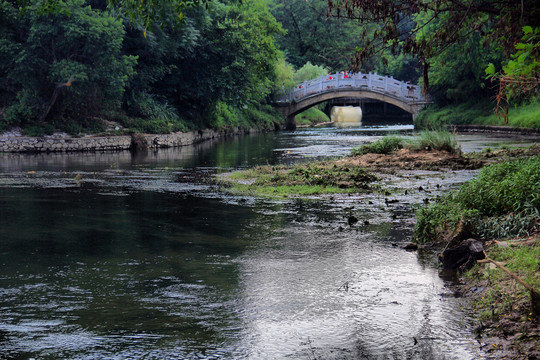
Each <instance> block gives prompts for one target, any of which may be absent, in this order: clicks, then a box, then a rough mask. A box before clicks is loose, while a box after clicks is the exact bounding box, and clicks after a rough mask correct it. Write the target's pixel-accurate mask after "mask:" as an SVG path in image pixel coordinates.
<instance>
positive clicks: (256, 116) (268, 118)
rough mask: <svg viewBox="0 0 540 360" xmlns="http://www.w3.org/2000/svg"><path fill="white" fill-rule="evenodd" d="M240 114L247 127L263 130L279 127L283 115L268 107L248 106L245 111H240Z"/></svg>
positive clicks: (282, 120)
mask: <svg viewBox="0 0 540 360" xmlns="http://www.w3.org/2000/svg"><path fill="white" fill-rule="evenodd" d="M242 114H243V115H244V118H245V119H246V121H247V124H248V125H249V126H258V127H264V128H270V129H272V128H275V126H276V125H277V126H278V127H280V126H281V125H282V124H283V122H284V119H283V115H281V113H280V112H279V111H278V110H276V109H275V108H273V107H272V106H270V105H250V106H248V107H247V109H242Z"/></svg>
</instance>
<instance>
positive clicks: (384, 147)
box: [351, 135, 404, 156]
mask: <svg viewBox="0 0 540 360" xmlns="http://www.w3.org/2000/svg"><path fill="white" fill-rule="evenodd" d="M403 143H404V140H403V138H401V137H399V136H393V135H391V136H385V137H383V138H382V139H379V140H376V141H374V142H372V143H370V144H366V145H362V146H360V147H358V148H354V149H352V150H351V156H361V155H364V154H369V153H371V154H389V153H391V152H393V151H396V150H399V149H401V148H403Z"/></svg>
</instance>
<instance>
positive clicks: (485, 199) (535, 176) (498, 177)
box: [415, 155, 540, 242]
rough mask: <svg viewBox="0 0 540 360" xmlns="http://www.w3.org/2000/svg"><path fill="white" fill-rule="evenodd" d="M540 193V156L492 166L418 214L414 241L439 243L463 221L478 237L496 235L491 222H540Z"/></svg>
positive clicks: (508, 223) (507, 223) (510, 223)
mask: <svg viewBox="0 0 540 360" xmlns="http://www.w3.org/2000/svg"><path fill="white" fill-rule="evenodd" d="M539 193H540V156H538V155H537V156H535V157H532V158H530V159H526V160H516V161H509V162H503V163H499V164H494V165H490V166H488V167H485V168H483V169H482V170H481V171H480V173H479V175H478V177H477V178H475V179H474V180H471V181H469V182H467V183H465V184H464V185H462V186H461V188H460V189H459V190H458V191H456V192H454V193H452V194H449V195H448V196H446V197H444V198H442V199H441V200H439V201H438V202H437V203H434V204H431V205H429V206H428V207H426V208H424V209H421V210H419V212H418V213H417V223H416V226H415V238H416V239H417V241H420V242H425V241H436V240H438V239H437V238H438V237H439V236H440V235H441V234H444V233H445V232H448V231H452V230H453V228H454V227H455V226H456V225H457V223H458V222H459V221H460V220H463V221H464V222H465V223H468V224H469V225H470V226H471V227H472V228H473V231H475V232H476V233H477V234H478V235H482V234H483V235H486V234H494V233H496V231H492V232H489V231H487V230H486V226H489V224H490V223H493V222H494V221H495V220H494V219H492V220H489V219H488V218H491V217H495V218H496V217H499V219H500V218H501V217H506V216H508V214H511V213H512V214H514V215H512V217H514V216H516V215H517V216H518V217H516V218H515V219H514V220H515V221H517V222H520V223H521V224H522V225H523V224H525V223H529V224H530V221H531V220H530V219H531V216H532V217H533V218H534V217H535V218H536V219H538V213H539V212H540V198H538V194H539ZM486 219H487V220H486ZM512 221H513V220H508V221H507V222H506V225H507V226H510V225H512ZM491 229H493V228H491ZM529 229H530V228H527V229H526V230H525V231H528V230H529ZM495 230H496V229H495ZM507 230H508V229H507ZM508 234H513V235H517V234H516V233H515V232H508Z"/></svg>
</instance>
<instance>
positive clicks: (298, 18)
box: [270, 0, 363, 71]
mask: <svg viewBox="0 0 540 360" xmlns="http://www.w3.org/2000/svg"><path fill="white" fill-rule="evenodd" d="M270 7H271V12H272V14H273V15H274V16H275V17H276V19H277V20H278V21H279V22H280V23H281V24H282V25H283V28H284V29H286V30H287V33H286V34H284V35H282V36H280V37H279V38H278V44H279V46H280V48H282V49H283V50H284V52H285V57H286V59H287V61H288V62H289V63H291V64H293V65H294V66H295V67H296V68H300V67H302V66H303V65H304V64H306V63H307V62H308V61H309V62H310V63H311V64H314V65H321V66H324V67H326V68H329V69H330V70H331V71H341V70H349V68H350V64H351V59H352V58H353V55H354V52H355V49H356V47H357V46H359V45H361V44H359V43H358V42H359V41H360V39H361V34H362V31H363V29H361V28H359V27H358V26H357V25H356V24H355V23H354V22H352V21H350V20H347V19H343V18H339V19H338V18H332V17H328V7H327V4H326V1H325V0H312V1H305V0H272V1H271V2H270Z"/></svg>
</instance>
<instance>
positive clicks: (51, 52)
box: [0, 0, 136, 125]
mask: <svg viewBox="0 0 540 360" xmlns="http://www.w3.org/2000/svg"><path fill="white" fill-rule="evenodd" d="M56 5H57V6H58V7H59V8H58V9H57V10H58V11H56V10H55V12H54V13H51V14H49V15H48V16H44V15H41V12H40V4H34V5H32V6H28V7H27V8H26V11H25V12H24V13H23V14H24V16H23V19H22V20H23V21H20V22H19V23H17V26H18V28H17V33H18V34H17V35H18V36H10V35H9V32H8V34H7V35H1V36H2V43H5V44H8V46H5V47H2V50H0V51H2V52H3V53H7V52H9V50H10V49H17V52H16V54H15V56H14V58H13V59H12V61H10V62H8V63H7V64H4V65H3V67H2V70H0V71H1V72H4V73H6V74H7V77H6V79H4V81H5V85H6V87H5V88H3V90H2V92H5V93H4V94H3V96H2V97H1V98H3V99H6V98H7V99H12V100H13V102H12V103H11V104H10V103H9V102H8V103H7V104H6V103H4V104H2V105H4V106H5V105H8V106H7V109H6V119H7V121H8V122H10V123H11V124H13V125H14V124H21V125H24V124H27V123H32V122H36V121H39V122H44V121H49V122H50V121H53V120H54V121H58V120H60V119H64V118H80V119H83V120H84V119H85V118H90V117H94V116H99V115H100V114H101V113H102V111H103V110H104V109H110V108H114V107H119V105H120V102H121V99H122V95H123V91H124V86H125V84H126V82H127V80H128V79H129V77H130V76H131V75H132V74H133V66H134V65H135V62H136V59H135V58H134V57H130V56H125V55H122V54H121V45H122V39H123V35H124V31H123V25H122V23H121V22H120V21H118V20H117V19H115V18H113V17H112V16H110V15H109V14H107V13H105V12H101V11H96V10H93V9H91V8H90V7H89V6H84V1H83V0H69V1H66V2H58V3H57V4H56ZM2 8H3V9H5V8H6V2H5V1H3V2H2ZM4 14H6V13H4ZM8 15H13V14H12V13H9V14H8Z"/></svg>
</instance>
